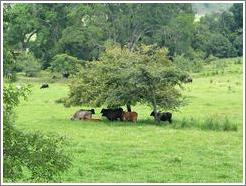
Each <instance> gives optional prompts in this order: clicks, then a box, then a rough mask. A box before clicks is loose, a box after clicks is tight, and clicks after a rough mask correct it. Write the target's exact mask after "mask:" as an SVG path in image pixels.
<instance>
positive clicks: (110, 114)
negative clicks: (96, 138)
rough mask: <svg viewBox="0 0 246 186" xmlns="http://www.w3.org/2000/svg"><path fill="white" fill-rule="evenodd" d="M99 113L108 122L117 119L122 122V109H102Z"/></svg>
mask: <svg viewBox="0 0 246 186" xmlns="http://www.w3.org/2000/svg"><path fill="white" fill-rule="evenodd" d="M100 113H102V116H105V117H106V118H107V119H108V120H110V121H114V120H118V119H120V120H121V121H123V109H122V108H116V109H102V110H101V112H100Z"/></svg>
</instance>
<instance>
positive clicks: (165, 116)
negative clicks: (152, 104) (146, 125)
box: [150, 111, 172, 123]
mask: <svg viewBox="0 0 246 186" xmlns="http://www.w3.org/2000/svg"><path fill="white" fill-rule="evenodd" d="M150 116H153V117H155V113H154V111H153V112H151V114H150ZM156 119H157V120H158V121H168V122H169V123H172V113H170V112H157V118H156Z"/></svg>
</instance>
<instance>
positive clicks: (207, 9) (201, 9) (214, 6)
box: [192, 3, 233, 16]
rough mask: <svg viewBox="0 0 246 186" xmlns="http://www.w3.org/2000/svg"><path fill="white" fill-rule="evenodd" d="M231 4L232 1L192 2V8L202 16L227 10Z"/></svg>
mask: <svg viewBox="0 0 246 186" xmlns="http://www.w3.org/2000/svg"><path fill="white" fill-rule="evenodd" d="M232 5H233V3H192V8H193V10H194V11H195V12H196V13H197V14H198V15H199V16H203V15H205V14H210V13H214V12H215V13H217V12H222V11H224V10H228V9H229V8H230V7H231V6H232Z"/></svg>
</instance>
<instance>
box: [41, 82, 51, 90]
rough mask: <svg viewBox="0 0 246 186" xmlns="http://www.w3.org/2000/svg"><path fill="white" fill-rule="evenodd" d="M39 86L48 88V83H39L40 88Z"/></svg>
mask: <svg viewBox="0 0 246 186" xmlns="http://www.w3.org/2000/svg"><path fill="white" fill-rule="evenodd" d="M41 88H49V85H48V83H43V84H42V85H41V87H40V89H41Z"/></svg>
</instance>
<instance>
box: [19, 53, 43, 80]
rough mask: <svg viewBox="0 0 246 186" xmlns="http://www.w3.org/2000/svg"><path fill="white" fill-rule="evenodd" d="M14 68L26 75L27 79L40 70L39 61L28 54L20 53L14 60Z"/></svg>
mask: <svg viewBox="0 0 246 186" xmlns="http://www.w3.org/2000/svg"><path fill="white" fill-rule="evenodd" d="M16 66H17V67H16V68H17V69H18V70H19V71H22V72H24V73H25V74H26V76H27V77H35V76H37V74H38V72H39V71H40V70H41V65H40V63H39V61H38V60H37V59H36V58H35V57H34V55H33V54H32V53H30V52H25V51H23V52H21V53H20V54H19V55H18V56H17V58H16Z"/></svg>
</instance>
